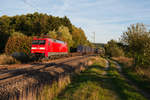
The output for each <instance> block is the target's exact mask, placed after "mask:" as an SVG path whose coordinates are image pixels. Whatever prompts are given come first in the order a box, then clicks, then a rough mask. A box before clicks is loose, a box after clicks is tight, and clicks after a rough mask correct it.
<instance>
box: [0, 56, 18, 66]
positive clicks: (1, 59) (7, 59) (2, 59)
mask: <svg viewBox="0 0 150 100" xmlns="http://www.w3.org/2000/svg"><path fill="white" fill-rule="evenodd" d="M16 63H20V62H19V61H17V60H16V59H14V58H13V57H12V56H8V55H6V54H2V55H0V64H1V65H4V64H16Z"/></svg>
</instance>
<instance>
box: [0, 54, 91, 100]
mask: <svg viewBox="0 0 150 100" xmlns="http://www.w3.org/2000/svg"><path fill="white" fill-rule="evenodd" d="M90 59H91V57H88V56H84V57H83V56H77V57H70V58H65V59H59V60H56V61H54V62H51V63H44V64H43V63H40V64H32V65H30V66H28V67H23V68H18V69H13V70H7V71H4V72H1V73H0V100H37V99H40V100H45V98H44V97H45V92H49V93H48V94H49V96H48V97H49V98H48V100H51V99H52V98H53V97H54V96H56V95H57V94H58V93H59V92H60V91H61V90H62V89H63V88H65V86H66V85H67V84H69V83H70V76H71V75H72V74H73V73H79V72H81V71H83V70H84V69H85V68H86V66H88V65H90V64H92V62H91V60H90ZM46 94H47V93H46ZM46 97H47V96H46Z"/></svg>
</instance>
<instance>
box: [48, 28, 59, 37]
mask: <svg viewBox="0 0 150 100" xmlns="http://www.w3.org/2000/svg"><path fill="white" fill-rule="evenodd" d="M47 36H48V37H50V38H52V39H57V32H56V31H55V30H53V31H49V32H48V33H47Z"/></svg>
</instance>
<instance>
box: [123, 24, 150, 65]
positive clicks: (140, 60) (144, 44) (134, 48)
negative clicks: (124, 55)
mask: <svg viewBox="0 0 150 100" xmlns="http://www.w3.org/2000/svg"><path fill="white" fill-rule="evenodd" d="M121 41H122V43H123V44H124V45H127V47H128V48H127V49H128V53H129V54H130V55H131V57H133V58H134V64H135V66H148V65H149V64H150V62H149V61H150V32H148V31H147V29H146V27H145V26H144V24H139V23H138V24H136V25H131V26H130V27H128V30H127V31H126V32H124V33H123V35H122V37H121Z"/></svg>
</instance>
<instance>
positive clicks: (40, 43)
mask: <svg viewBox="0 0 150 100" xmlns="http://www.w3.org/2000/svg"><path fill="white" fill-rule="evenodd" d="M32 44H37V45H44V44H45V40H33V41H32Z"/></svg>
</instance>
